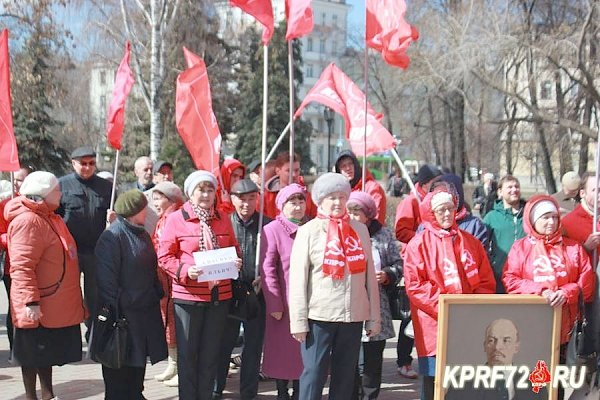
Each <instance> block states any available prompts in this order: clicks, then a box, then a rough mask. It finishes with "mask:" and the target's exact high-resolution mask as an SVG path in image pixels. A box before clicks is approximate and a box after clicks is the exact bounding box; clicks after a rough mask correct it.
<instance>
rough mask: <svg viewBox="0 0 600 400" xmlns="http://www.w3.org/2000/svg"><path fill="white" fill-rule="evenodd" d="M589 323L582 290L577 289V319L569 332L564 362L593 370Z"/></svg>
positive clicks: (594, 365)
mask: <svg viewBox="0 0 600 400" xmlns="http://www.w3.org/2000/svg"><path fill="white" fill-rule="evenodd" d="M590 328H591V325H590V324H589V321H588V319H587V317H586V313H585V307H584V304H583V292H582V291H581V288H580V289H579V299H578V313H577V319H575V323H574V324H573V329H572V330H571V332H570V335H571V336H570V338H569V342H568V344H567V350H566V363H567V365H571V366H583V365H585V366H587V367H588V371H595V370H596V367H597V364H596V352H595V351H594V349H593V346H592V343H591V342H592V333H591V332H590Z"/></svg>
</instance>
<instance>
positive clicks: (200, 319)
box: [175, 301, 229, 400]
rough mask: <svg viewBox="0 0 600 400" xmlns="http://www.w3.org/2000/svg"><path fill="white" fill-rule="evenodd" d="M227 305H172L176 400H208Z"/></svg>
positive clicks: (223, 303) (226, 303) (227, 309)
mask: <svg viewBox="0 0 600 400" xmlns="http://www.w3.org/2000/svg"><path fill="white" fill-rule="evenodd" d="M228 311H229V301H220V302H214V303H195V304H181V303H175V334H176V336H177V371H178V375H179V398H180V399H182V400H210V399H211V398H212V391H213V382H214V378H215V374H216V373H217V365H218V362H219V351H220V350H221V339H222V337H223V332H224V330H225V322H226V319H227V313H228Z"/></svg>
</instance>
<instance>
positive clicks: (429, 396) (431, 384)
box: [421, 375, 435, 400]
mask: <svg viewBox="0 0 600 400" xmlns="http://www.w3.org/2000/svg"><path fill="white" fill-rule="evenodd" d="M434 389H435V378H434V377H433V376H425V375H421V400H433V393H434Z"/></svg>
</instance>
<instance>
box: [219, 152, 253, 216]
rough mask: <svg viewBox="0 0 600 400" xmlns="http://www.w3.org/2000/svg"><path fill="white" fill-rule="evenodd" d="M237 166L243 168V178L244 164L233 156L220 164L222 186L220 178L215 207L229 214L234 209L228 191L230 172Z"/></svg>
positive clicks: (229, 188)
mask: <svg viewBox="0 0 600 400" xmlns="http://www.w3.org/2000/svg"><path fill="white" fill-rule="evenodd" d="M238 168H241V169H242V170H243V174H242V178H243V177H244V176H245V175H246V166H245V165H244V164H242V163H241V162H240V161H238V160H236V159H235V158H227V159H225V161H223V165H221V179H222V182H223V187H221V180H219V187H218V188H217V209H218V210H219V211H222V212H225V213H227V214H231V213H232V212H233V211H234V210H235V208H234V207H233V204H231V199H230V198H229V193H230V192H231V174H232V173H233V171H235V170H236V169H238ZM223 189H224V190H225V193H226V195H225V196H223Z"/></svg>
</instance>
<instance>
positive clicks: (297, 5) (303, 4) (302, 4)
mask: <svg viewBox="0 0 600 400" xmlns="http://www.w3.org/2000/svg"><path fill="white" fill-rule="evenodd" d="M285 17H286V19H287V32H286V34H285V40H292V39H297V38H299V37H302V36H304V35H306V34H307V33H310V32H312V30H313V12H312V7H311V5H310V0H285Z"/></svg>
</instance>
